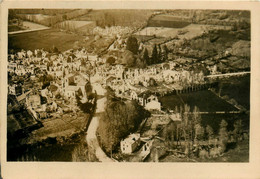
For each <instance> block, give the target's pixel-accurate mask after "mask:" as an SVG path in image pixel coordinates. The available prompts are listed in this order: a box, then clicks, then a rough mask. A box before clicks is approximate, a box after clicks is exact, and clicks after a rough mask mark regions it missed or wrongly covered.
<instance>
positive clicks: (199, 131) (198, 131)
mask: <svg viewBox="0 0 260 179" xmlns="http://www.w3.org/2000/svg"><path fill="white" fill-rule="evenodd" d="M194 128H195V139H196V140H203V139H204V134H205V130H204V128H203V127H202V126H201V125H200V124H196V125H195V127H194Z"/></svg>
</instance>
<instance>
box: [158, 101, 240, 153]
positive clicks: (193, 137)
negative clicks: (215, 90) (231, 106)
mask: <svg viewBox="0 0 260 179" xmlns="http://www.w3.org/2000/svg"><path fill="white" fill-rule="evenodd" d="M175 111H177V112H179V113H180V114H181V118H182V121H181V122H180V123H174V122H172V123H170V124H169V125H168V126H166V127H165V129H164V130H163V132H162V136H163V138H164V139H165V141H166V143H167V145H168V147H170V148H176V147H177V148H178V146H181V148H182V150H183V152H184V153H185V155H187V156H190V155H191V154H193V152H194V150H197V151H198V152H199V151H200V150H202V149H201V148H200V149H199V147H200V146H213V149H214V150H217V152H218V153H219V154H220V153H223V152H225V151H226V150H227V144H228V143H230V142H237V141H239V140H241V138H242V134H243V124H242V120H236V121H235V122H234V124H233V126H234V130H232V131H228V129H227V126H228V123H227V122H226V121H225V120H221V122H220V124H219V130H218V132H217V133H216V132H214V130H213V128H212V127H211V126H210V125H206V126H204V125H203V124H202V118H201V115H200V114H199V109H198V108H197V107H196V106H195V107H194V109H193V111H192V112H191V109H190V107H189V106H188V105H184V106H183V107H180V108H179V109H178V108H176V110H175ZM194 146H196V147H197V148H195V149H194Z"/></svg>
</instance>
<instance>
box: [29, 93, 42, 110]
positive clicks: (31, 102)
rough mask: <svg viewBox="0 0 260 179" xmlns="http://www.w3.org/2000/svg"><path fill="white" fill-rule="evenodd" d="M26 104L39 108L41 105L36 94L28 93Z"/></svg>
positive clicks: (39, 98)
mask: <svg viewBox="0 0 260 179" xmlns="http://www.w3.org/2000/svg"><path fill="white" fill-rule="evenodd" d="M26 104H27V106H29V107H31V108H34V109H36V108H40V107H41V97H40V95H38V94H32V95H29V96H28V97H27V98H26Z"/></svg>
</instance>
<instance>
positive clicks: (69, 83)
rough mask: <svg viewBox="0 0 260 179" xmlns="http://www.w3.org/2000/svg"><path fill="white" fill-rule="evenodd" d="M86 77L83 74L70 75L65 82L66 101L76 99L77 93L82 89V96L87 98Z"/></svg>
mask: <svg viewBox="0 0 260 179" xmlns="http://www.w3.org/2000/svg"><path fill="white" fill-rule="evenodd" d="M86 83H87V79H86V77H84V76H83V75H81V74H78V75H77V74H75V75H69V76H67V77H66V78H65V79H64V81H63V94H64V97H65V98H66V99H69V98H75V97H76V92H77V91H78V90H79V89H80V90H81V92H82V96H83V97H86V90H85V85H86Z"/></svg>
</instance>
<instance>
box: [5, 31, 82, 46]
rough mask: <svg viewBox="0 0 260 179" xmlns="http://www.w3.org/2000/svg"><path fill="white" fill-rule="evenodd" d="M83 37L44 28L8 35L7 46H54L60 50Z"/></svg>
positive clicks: (72, 44)
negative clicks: (42, 29)
mask: <svg viewBox="0 0 260 179" xmlns="http://www.w3.org/2000/svg"><path fill="white" fill-rule="evenodd" d="M82 40H83V37H82V36H79V35H76V34H69V33H65V32H61V31H59V30H54V29H50V30H44V31H37V32H28V33H22V34H16V35H9V36H8V48H9V49H15V50H21V49H24V50H34V49H41V48H44V49H46V50H48V49H50V48H52V47H53V45H54V46H56V47H57V48H58V49H59V50H60V51H65V50H68V49H71V48H73V46H74V42H75V41H82Z"/></svg>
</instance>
